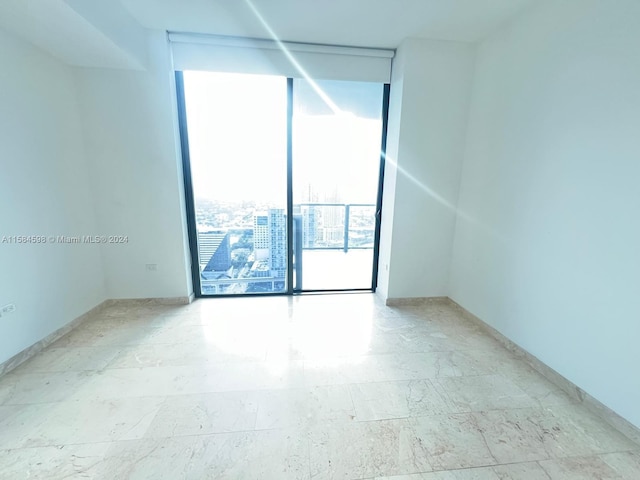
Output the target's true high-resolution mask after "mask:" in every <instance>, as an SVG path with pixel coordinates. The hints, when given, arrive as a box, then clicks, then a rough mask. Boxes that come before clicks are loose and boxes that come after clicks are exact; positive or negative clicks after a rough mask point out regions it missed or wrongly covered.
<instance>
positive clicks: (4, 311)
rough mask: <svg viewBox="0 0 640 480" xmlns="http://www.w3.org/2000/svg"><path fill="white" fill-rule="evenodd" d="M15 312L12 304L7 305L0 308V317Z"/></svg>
mask: <svg viewBox="0 0 640 480" xmlns="http://www.w3.org/2000/svg"><path fill="white" fill-rule="evenodd" d="M15 311H16V306H15V305H14V304H13V303H8V304H7V305H5V306H4V307H2V308H0V317H2V316H3V315H7V314H9V313H13V312H15Z"/></svg>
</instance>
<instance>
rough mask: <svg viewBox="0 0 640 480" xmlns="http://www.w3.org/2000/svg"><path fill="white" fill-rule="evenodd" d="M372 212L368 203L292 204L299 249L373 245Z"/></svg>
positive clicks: (373, 218) (345, 248)
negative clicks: (299, 239) (299, 238)
mask: <svg viewBox="0 0 640 480" xmlns="http://www.w3.org/2000/svg"><path fill="white" fill-rule="evenodd" d="M375 213H376V206H375V205H373V204H370V203H299V204H295V205H294V216H293V220H294V236H295V235H299V236H300V235H301V236H302V250H344V252H348V251H349V249H367V248H373V243H374V235H375V221H376V220H375ZM305 224H307V225H305ZM309 226H312V228H308V227H309ZM305 227H307V228H305ZM318 234H320V235H319V237H320V238H318Z"/></svg>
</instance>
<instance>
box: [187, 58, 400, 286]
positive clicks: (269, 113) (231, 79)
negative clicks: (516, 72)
mask: <svg viewBox="0 0 640 480" xmlns="http://www.w3.org/2000/svg"><path fill="white" fill-rule="evenodd" d="M176 84H177V89H178V107H179V117H180V128H181V140H182V150H183V157H184V170H185V171H184V174H185V190H186V199H187V216H188V220H189V224H190V225H189V228H190V246H191V250H192V268H193V279H194V288H195V289H196V294H197V295H199V296H207V295H239V294H278V293H280V294H282V293H295V292H304V291H328V290H373V289H375V270H376V269H375V263H376V261H377V259H376V258H375V257H376V255H375V252H376V251H377V250H376V249H377V237H378V235H377V232H378V229H379V217H378V216H376V212H378V211H379V209H380V194H381V190H380V188H381V178H380V175H381V145H382V144H383V142H382V140H383V137H384V128H383V117H384V115H383V105H384V103H385V102H386V101H387V99H388V87H385V86H384V85H383V84H378V83H362V82H343V81H324V82H312V81H307V80H297V79H296V80H293V79H290V78H289V79H287V78H285V77H278V76H261V75H247V74H230V73H215V72H195V71H186V72H178V73H177V75H176ZM385 92H386V93H387V95H385Z"/></svg>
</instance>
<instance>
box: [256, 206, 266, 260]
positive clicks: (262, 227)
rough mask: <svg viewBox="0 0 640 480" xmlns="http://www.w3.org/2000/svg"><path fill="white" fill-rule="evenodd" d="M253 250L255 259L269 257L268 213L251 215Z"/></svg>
mask: <svg viewBox="0 0 640 480" xmlns="http://www.w3.org/2000/svg"><path fill="white" fill-rule="evenodd" d="M253 250H254V253H255V259H256V260H258V261H259V260H267V259H268V258H269V215H268V214H266V213H259V214H258V213H256V214H254V215H253Z"/></svg>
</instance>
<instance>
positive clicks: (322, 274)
mask: <svg viewBox="0 0 640 480" xmlns="http://www.w3.org/2000/svg"><path fill="white" fill-rule="evenodd" d="M375 213H376V206H375V205H373V204H343V203H300V204H294V211H293V271H294V285H293V288H294V290H296V291H300V290H303V289H305V290H306V289H331V288H335V289H349V288H368V286H369V285H370V283H371V282H370V277H371V266H372V261H373V246H374V241H375V224H376V217H375ZM280 217H281V218H280ZM263 219H264V221H262V220H263ZM285 233H286V215H285V214H284V212H283V211H282V210H278V211H275V210H273V209H272V210H268V211H267V212H266V214H255V215H254V218H253V228H234V229H229V230H224V229H221V230H217V231H211V232H202V233H200V234H199V242H198V249H199V253H200V258H201V259H206V264H205V263H204V262H202V261H201V265H200V267H201V288H202V291H203V293H211V294H220V293H224V294H236V293H260V292H273V291H280V290H283V289H284V288H285V279H286V264H287V250H286V242H285V239H286V234H285ZM322 251H326V253H324V254H323V253H321V252H322ZM330 251H335V252H336V253H335V254H331V252H330ZM355 251H358V252H362V253H360V254H357V255H356V254H355ZM367 251H369V252H368V253H365V252H367ZM338 252H340V254H341V256H335V255H336V254H338ZM349 252H354V253H352V254H350V255H344V254H346V253H349ZM281 257H282V258H281ZM276 265H277V266H278V268H275V266H276ZM280 267H285V268H280ZM336 277H340V278H339V280H340V281H339V282H338V281H337V279H336ZM332 279H333V280H332ZM334 285H335V286H334Z"/></svg>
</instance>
